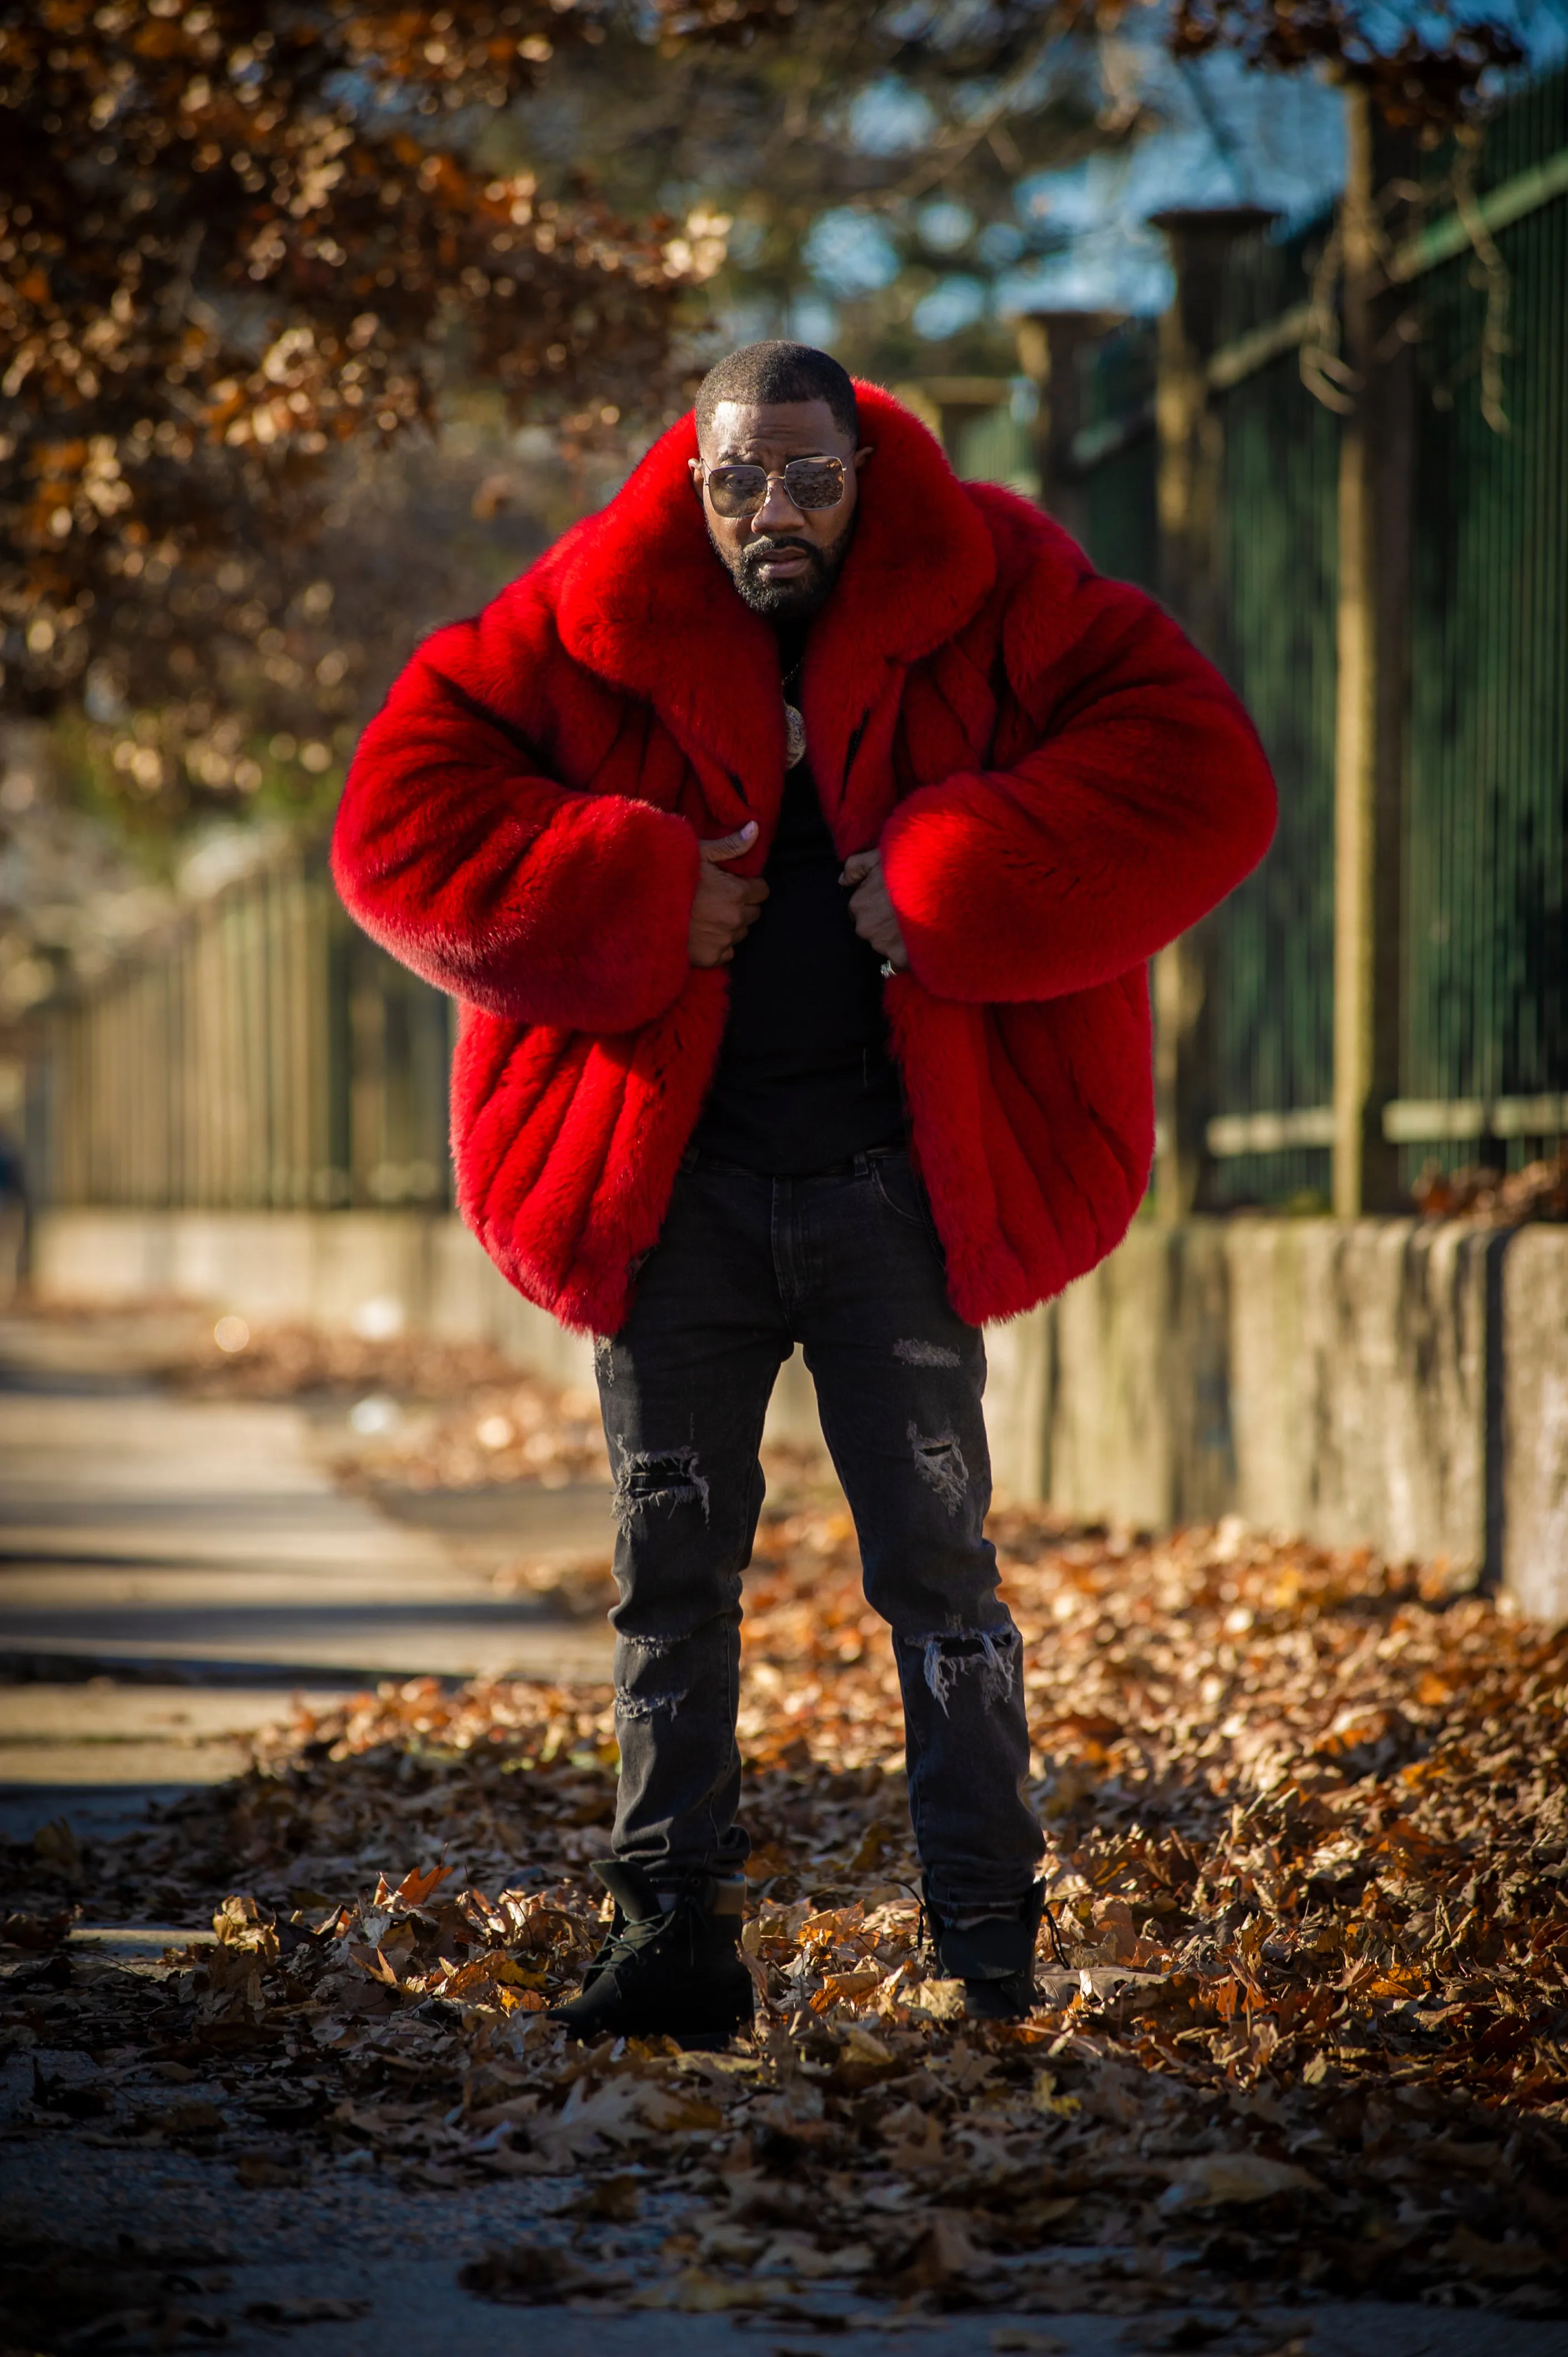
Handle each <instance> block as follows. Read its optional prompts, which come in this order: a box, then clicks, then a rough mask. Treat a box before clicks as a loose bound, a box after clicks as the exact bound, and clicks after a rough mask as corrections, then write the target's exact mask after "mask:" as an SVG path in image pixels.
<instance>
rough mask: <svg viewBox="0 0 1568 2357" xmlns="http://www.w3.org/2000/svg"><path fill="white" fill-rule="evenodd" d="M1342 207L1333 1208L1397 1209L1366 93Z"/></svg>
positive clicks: (1384, 309)
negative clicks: (1387, 1130)
mask: <svg viewBox="0 0 1568 2357" xmlns="http://www.w3.org/2000/svg"><path fill="white" fill-rule="evenodd" d="M1346 113H1347V127H1348V173H1347V180H1346V188H1345V197H1344V202H1343V206H1342V209H1341V213H1340V236H1341V240H1342V246H1343V255H1344V274H1345V300H1344V344H1345V359H1346V361H1347V363H1348V367H1349V369H1350V371H1351V372H1352V373H1351V378H1350V384H1351V392H1352V405H1351V407H1350V409H1349V410H1348V414H1347V415H1346V419H1345V425H1344V430H1343V433H1342V436H1341V438H1340V445H1339V595H1338V611H1337V659H1338V687H1337V700H1336V710H1335V752H1334V1211H1335V1215H1336V1217H1337V1218H1338V1219H1342V1220H1350V1219H1355V1218H1357V1217H1359V1215H1360V1214H1361V1213H1362V1212H1364V1211H1392V1210H1394V1209H1395V1208H1396V1206H1397V1204H1398V1202H1399V1197H1400V1190H1399V1165H1398V1156H1397V1152H1396V1149H1395V1148H1394V1147H1392V1146H1391V1145H1390V1144H1389V1143H1388V1141H1387V1139H1386V1138H1385V1137H1384V1135H1383V1107H1384V1106H1385V1105H1386V1104H1387V1103H1388V1102H1389V1100H1390V1099H1391V1098H1392V1097H1395V1096H1397V1095H1398V1093H1399V1060H1400V980H1401V963H1402V958H1401V950H1402V938H1401V892H1400V870H1401V858H1402V820H1403V801H1404V759H1405V713H1406V706H1407V703H1408V677H1407V669H1408V655H1407V636H1408V633H1407V608H1408V602H1409V581H1410V492H1411V477H1412V423H1413V421H1412V405H1413V404H1412V382H1413V379H1412V347H1411V344H1410V341H1409V339H1405V338H1403V337H1402V336H1401V335H1400V334H1399V332H1398V321H1397V318H1396V317H1394V312H1395V309H1396V305H1397V296H1396V295H1395V294H1394V293H1393V292H1392V291H1391V290H1390V289H1389V288H1388V286H1387V284H1386V281H1385V278H1384V275H1383V269H1382V263H1381V259H1380V245H1381V239H1380V224H1379V219H1378V211H1377V204H1376V196H1377V188H1378V182H1379V171H1378V157H1377V154H1376V147H1377V144H1378V143H1377V141H1376V138H1375V132H1374V121H1373V114H1372V105H1371V101H1370V98H1369V95H1368V93H1367V91H1365V90H1361V89H1357V88H1355V87H1354V86H1352V87H1351V88H1350V90H1349V91H1348V92H1347V96H1346Z"/></svg>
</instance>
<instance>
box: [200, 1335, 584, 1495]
mask: <svg viewBox="0 0 1568 2357" xmlns="http://www.w3.org/2000/svg"><path fill="white" fill-rule="evenodd" d="M217 1331H221V1332H222V1333H223V1335H224V1342H222V1343H220V1341H218V1340H215V1339H204V1340H202V1341H201V1342H200V1343H199V1345H198V1346H197V1347H196V1348H195V1349H194V1350H192V1351H188V1354H186V1355H184V1356H182V1358H181V1359H180V1361H179V1362H178V1363H177V1365H176V1366H175V1367H174V1368H173V1369H172V1370H171V1372H173V1373H174V1375H175V1378H176V1380H177V1382H178V1383H180V1384H181V1386H182V1388H183V1389H185V1390H186V1391H188V1392H190V1393H192V1394H195V1395H196V1396H197V1397H198V1398H202V1399H254V1400H287V1399H310V1398H322V1397H330V1396H332V1395H341V1396H343V1397H345V1398H352V1397H355V1396H359V1397H360V1398H369V1399H373V1400H375V1402H376V1403H377V1405H378V1406H379V1407H381V1408H382V1409H383V1411H384V1412H385V1419H386V1420H385V1424H384V1426H381V1423H380V1419H379V1418H378V1419H376V1420H375V1422H374V1423H372V1426H371V1429H370V1430H369V1431H367V1432H365V1433H363V1434H361V1433H360V1432H357V1431H354V1430H352V1429H351V1430H350V1432H349V1435H348V1436H346V1437H342V1438H340V1439H339V1440H338V1443H337V1445H336V1448H335V1453H334V1467H333V1469H334V1470H335V1472H336V1473H337V1474H338V1477H339V1479H340V1480H343V1481H345V1482H346V1483H348V1484H349V1485H350V1486H352V1487H356V1488H358V1487H369V1486H373V1485H374V1484H375V1483H377V1482H387V1483H395V1484H397V1485H399V1486H401V1487H403V1488H407V1489H413V1490H437V1489H439V1490H467V1489H475V1488H478V1487H481V1486H485V1485H489V1484H491V1483H501V1482H511V1481H537V1482H539V1483H541V1484H542V1486H543V1487H544V1488H546V1489H553V1488H559V1487H560V1486H562V1485H563V1484H564V1483H565V1482H567V1481H580V1480H608V1478H609V1468H608V1465H607V1460H606V1457H605V1441H604V1432H603V1428H602V1426H601V1425H600V1422H599V1410H598V1401H597V1399H596V1396H595V1394H594V1393H593V1392H592V1391H590V1390H587V1389H586V1388H585V1387H582V1386H569V1387H567V1388H566V1389H565V1390H561V1389H558V1388H557V1387H556V1386H555V1385H554V1384H552V1383H548V1382H546V1381H544V1380H543V1379H542V1378H541V1377H539V1376H536V1375H528V1374H523V1373H521V1372H519V1370H518V1369H517V1368H516V1367H515V1366H513V1365H512V1364H510V1361H508V1360H506V1359H505V1358H503V1357H502V1355H501V1354H500V1352H499V1351H497V1350H495V1349H493V1348H492V1347H491V1346H490V1345H489V1343H484V1342H442V1341H436V1340H432V1339H431V1338H430V1337H429V1336H428V1335H425V1334H393V1335H360V1334H356V1333H354V1332H352V1331H351V1330H349V1329H344V1328H336V1329H329V1328H326V1327H320V1326H312V1325H308V1324H304V1323H285V1324H279V1325H273V1326H260V1325H258V1326H256V1327H253V1328H252V1327H251V1326H249V1325H247V1324H246V1322H245V1321H244V1320H243V1319H241V1318H221V1319H220V1321H219V1326H218V1329H215V1332H217ZM241 1337H243V1339H240V1338H241ZM225 1344H226V1345H227V1347H225Z"/></svg>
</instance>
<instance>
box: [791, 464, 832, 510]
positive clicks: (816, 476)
mask: <svg viewBox="0 0 1568 2357" xmlns="http://www.w3.org/2000/svg"><path fill="white" fill-rule="evenodd" d="M784 489H785V490H786V491H787V492H788V493H789V497H790V499H791V500H793V501H794V503H795V505H796V506H797V507H798V508H836V507H837V505H838V503H839V501H840V500H842V499H843V468H842V467H841V466H839V465H837V464H836V462H833V461H828V462H824V461H823V460H822V459H821V458H791V460H790V461H789V465H788V466H787V467H786V468H785V469H784Z"/></svg>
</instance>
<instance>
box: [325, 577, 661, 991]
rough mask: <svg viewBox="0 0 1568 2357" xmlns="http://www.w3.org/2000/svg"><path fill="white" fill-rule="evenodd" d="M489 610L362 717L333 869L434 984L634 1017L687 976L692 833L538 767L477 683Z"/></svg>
mask: <svg viewBox="0 0 1568 2357" xmlns="http://www.w3.org/2000/svg"><path fill="white" fill-rule="evenodd" d="M494 612H495V609H494V608H491V609H490V614H489V616H485V617H481V618H480V619H479V620H478V622H461V623H456V624H455V625H454V626H453V627H452V628H450V629H448V630H440V631H438V632H437V633H436V635H435V637H434V638H433V639H431V640H428V641H427V642H426V644H425V645H424V647H422V648H421V650H420V651H419V652H418V653H417V654H416V655H415V656H414V658H413V662H410V664H409V665H408V668H407V669H406V670H405V671H404V672H403V675H402V677H401V678H400V679H399V680H398V682H397V683H396V685H395V686H394V687H393V689H392V694H391V695H390V697H389V698H388V700H387V702H386V704H385V705H384V706H383V707H382V709H381V712H380V713H379V714H378V715H377V716H376V718H375V719H374V720H372V721H371V725H370V726H369V727H368V728H367V729H366V731H365V734H364V736H363V737H362V738H361V739H360V748H359V750H358V752H357V753H356V755H355V757H354V761H353V765H352V767H351V769H350V770H349V780H348V784H347V786H346V787H345V789H344V792H343V800H342V803H341V806H340V808H339V810H338V823H337V828H336V831H335V834H334V836H333V843H332V873H333V877H334V880H335V881H336V883H337V886H338V892H339V893H340V894H341V896H342V899H343V901H344V904H345V906H346V907H347V909H349V914H350V915H351V916H352V917H354V918H355V919H356V920H357V921H358V922H359V923H360V924H361V925H362V926H363V927H364V929H365V931H367V932H368V933H370V934H371V936H372V937H373V938H374V939H375V940H376V941H378V942H381V946H382V947H383V948H384V949H387V950H390V951H391V952H392V955H393V956H394V957H396V958H399V959H401V960H402V962H403V964H404V965H408V966H412V967H413V971H414V972H415V973H416V974H423V975H424V978H425V980H426V981H427V982H432V983H434V984H435V985H436V987H437V989H440V990H445V991H449V992H450V993H451V994H452V995H453V996H455V997H458V998H462V999H465V1000H467V1002H468V1004H469V1005H471V1006H479V1007H483V1008H485V1009H486V1010H487V1011H488V1012H489V1013H490V1014H492V1015H499V1016H504V1017H509V1018H510V1019H511V1020H513V1021H517V1022H523V1023H546V1024H551V1025H554V1026H559V1027H561V1028H568V1029H573V1030H582V1031H601V1032H618V1031H630V1030H634V1029H636V1028H638V1027H639V1025H641V1024H643V1023H646V1022H648V1021H650V1019H651V1018H652V1017H654V1016H656V1015H659V1014H661V1013H662V1012H663V1011H664V1009H665V1008H666V1007H667V1006H671V1004H672V1003H673V1001H674V1000H675V999H676V998H677V997H678V996H680V993H681V991H682V988H683V987H684V985H685V982H686V978H687V974H688V973H689V971H690V966H689V960H688V955H687V937H688V931H689V928H690V923H691V912H692V901H693V895H694V893H695V891H696V887H697V866H698V853H697V838H696V835H695V834H694V833H693V829H692V828H691V826H690V825H688V823H687V822H686V821H685V820H684V819H682V818H678V817H676V816H675V815H674V814H673V813H671V812H666V811H660V810H657V809H655V808H654V807H653V805H652V804H651V803H649V802H638V801H635V800H631V799H629V798H628V797H627V796H625V795H620V794H593V793H585V792H580V791H573V790H571V789H568V788H565V787H563V786H560V785H557V784H555V783H554V782H553V780H550V779H549V778H547V777H543V776H542V775H540V774H539V762H538V759H537V757H536V756H534V755H533V754H532V752H531V751H530V748H529V746H528V742H527V739H526V737H525V736H524V735H523V734H522V732H521V730H520V729H519V728H518V727H517V726H515V725H514V724H513V723H512V722H511V721H510V720H509V719H508V718H507V717H506V716H503V715H502V714H501V713H500V712H499V711H498V709H497V708H496V705H497V703H498V701H499V697H497V696H496V695H494V694H488V693H486V691H487V690H488V689H489V688H491V686H492V682H491V680H490V677H489V674H490V673H492V672H493V671H494V670H495V669H496V662H495V657H496V649H495V648H494V647H493V646H491V645H489V644H488V643H487V641H488V640H489V637H490V636H492V635H493V632H494V623H493V621H492V619H491V618H492V617H493V616H494ZM487 626H489V627H487Z"/></svg>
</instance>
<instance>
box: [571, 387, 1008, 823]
mask: <svg viewBox="0 0 1568 2357" xmlns="http://www.w3.org/2000/svg"><path fill="white" fill-rule="evenodd" d="M855 393H856V396H857V399H858V401H859V404H860V420H861V434H862V438H863V440H864V441H865V442H866V443H868V444H870V445H871V446H872V447H873V448H874V449H875V454H876V455H875V457H874V458H872V459H871V460H870V461H869V463H868V464H867V466H866V468H865V472H864V473H863V475H862V476H861V479H860V507H859V512H858V514H857V516H856V520H855V530H854V542H853V544H851V547H850V552H849V554H848V556H847V557H846V559H845V561H844V566H843V572H842V573H841V574H840V576H839V579H838V583H837V586H836V587H835V588H834V591H833V594H832V599H831V601H830V603H829V604H828V605H827V606H826V607H825V608H824V609H823V612H822V619H821V620H820V622H819V623H818V624H817V625H816V627H815V629H814V630H813V632H812V637H811V652H810V655H809V657H808V660H807V664H806V671H805V676H804V680H803V683H802V700H803V704H804V708H805V713H806V723H807V727H808V730H809V732H810V734H811V745H812V753H813V760H814V761H815V762H817V763H818V764H819V765H820V766H819V769H818V775H819V782H822V783H824V784H825V783H826V782H827V772H828V771H830V770H832V769H833V767H834V761H833V757H834V754H835V753H837V754H839V755H840V757H841V759H842V748H843V747H845V746H847V745H848V744H849V743H850V742H851V741H852V739H853V737H854V732H855V731H856V729H857V728H859V727H861V726H864V724H865V716H866V715H867V713H868V712H869V711H870V710H871V707H872V705H873V703H874V701H875V698H876V696H877V694H878V692H879V690H880V688H881V686H882V683H883V682H884V681H885V679H886V672H887V669H888V667H889V666H893V665H900V666H901V665H907V664H908V663H910V662H917V661H918V660H919V658H920V657H922V656H924V655H928V654H930V653H931V652H933V651H934V650H935V649H936V648H938V647H940V646H941V645H942V644H943V643H944V642H945V641H946V640H948V639H950V638H951V637H952V635H953V633H954V632H955V631H956V630H960V629H961V627H962V625H963V624H964V623H965V622H967V621H968V620H969V619H971V617H972V615H973V614H974V612H975V610H976V608H978V607H979V605H980V604H981V601H982V600H983V597H985V595H986V592H987V591H988V590H989V589H990V587H991V586H992V583H993V579H994V577H995V569H996V565H995V555H994V552H993V547H992V542H991V535H990V533H989V532H988V531H987V530H986V527H985V524H984V522H983V518H982V516H981V514H980V513H979V511H978V510H977V508H976V506H975V504H974V502H973V501H972V500H971V499H970V497H969V495H968V493H967V491H966V490H965V489H964V487H963V486H962V484H961V483H960V481H959V480H958V478H957V477H956V476H955V475H954V473H953V471H952V469H951V468H950V466H949V465H948V462H947V459H946V457H944V456H943V454H942V451H941V449H940V447H939V445H938V444H937V442H936V441H935V439H934V438H933V437H932V436H931V435H930V434H929V433H928V432H927V430H926V428H925V427H924V426H923V425H921V424H920V423H919V421H918V419H917V418H916V417H915V416H913V415H912V414H911V413H910V412H909V411H908V410H907V409H906V408H904V407H903V405H902V404H900V403H898V402H897V401H895V400H894V399H893V398H892V396H891V394H889V393H884V392H883V391H882V390H881V389H880V387H879V386H876V385H871V384H859V383H857V384H856V386H855ZM696 455H697V436H696V426H695V423H694V420H693V416H692V415H691V414H687V415H686V416H684V417H682V419H681V420H680V422H679V423H678V424H677V425H672V426H671V428H670V430H669V432H668V433H667V434H665V435H663V436H661V437H660V440H659V441H658V442H656V443H655V444H654V446H653V447H652V449H651V450H650V452H649V454H648V456H647V457H645V458H644V459H643V461H642V463H641V465H640V466H639V467H638V468H637V469H636V471H635V472H634V473H633V474H632V476H631V477H630V479H629V480H628V482H627V483H626V485H625V486H624V488H623V489H622V490H620V491H619V492H618V494H617V496H616V497H615V499H613V500H611V501H610V503H609V505H608V506H607V508H605V509H604V510H603V511H601V512H600V513H599V514H598V515H597V516H595V517H592V518H590V519H589V520H587V521H586V522H585V523H583V524H581V525H579V527H578V528H577V530H576V532H575V533H574V534H573V535H572V542H571V545H570V548H569V550H568V551H564V552H563V556H564V563H563V565H562V567H561V572H560V575H559V576H558V585H557V589H556V621H557V627H558V629H559V630H560V633H561V640H562V644H563V645H564V648H565V650H566V651H567V653H568V654H570V655H572V656H573V657H574V658H575V660H576V661H577V662H580V663H582V664H583V665H584V666H585V668H586V669H587V670H589V671H592V672H595V673H597V674H598V675H599V676H600V677H601V678H603V679H606V680H608V681H610V682H612V683H614V684H615V685H616V686H618V687H621V688H623V689H627V690H629V691H630V692H631V693H632V694H636V695H639V696H643V697H646V698H647V700H648V701H649V702H650V704H652V705H653V706H654V707H655V709H656V710H657V711H658V713H659V714H660V717H661V718H662V719H663V720H665V721H666V723H667V724H668V726H670V727H671V730H672V732H673V733H674V735H675V736H676V737H678V738H679V739H680V740H681V741H682V743H683V744H685V745H686V746H687V747H688V748H690V749H691V750H692V751H693V752H694V753H695V752H701V753H703V754H705V755H707V756H708V757H709V761H708V762H704V764H703V766H704V768H707V767H708V766H709V762H712V763H716V764H717V765H718V768H719V770H720V772H721V779H720V780H718V781H716V782H721V783H723V784H727V786H728V787H729V788H730V789H731V790H732V791H731V794H730V795H727V796H725V800H726V801H729V800H732V799H733V805H734V808H735V810H736V823H739V822H740V821H742V820H744V819H745V817H746V815H747V814H748V813H750V814H755V815H757V816H761V817H767V816H770V815H771V813H772V812H773V810H774V809H775V808H776V807H777V802H778V798H779V792H780V791H781V789H782V784H783V761H784V727H783V714H782V707H781V705H780V701H779V693H778V671H777V666H776V656H775V651H774V639H773V633H772V631H771V630H770V629H769V627H768V624H767V623H766V622H765V621H763V620H762V619H760V617H758V616H757V615H756V614H754V613H752V612H751V611H750V609H749V608H747V607H746V605H744V604H743V603H742V601H741V599H740V598H739V597H737V596H736V593H735V591H734V589H733V588H732V587H731V586H730V584H729V582H728V581H727V579H726V578H725V574H724V571H723V568H722V566H721V565H720V563H719V560H718V559H717V557H716V556H715V555H714V551H713V548H712V546H711V544H710V543H709V540H708V534H707V529H706V526H705V524H704V523H703V512H702V508H701V506H700V504H699V502H698V500H697V498H696V496H695V494H694V492H693V490H692V483H691V477H690V475H689V474H688V472H687V461H688V460H689V459H691V458H693V457H695V456H696ZM717 814H718V813H716V812H715V815H717Z"/></svg>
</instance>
